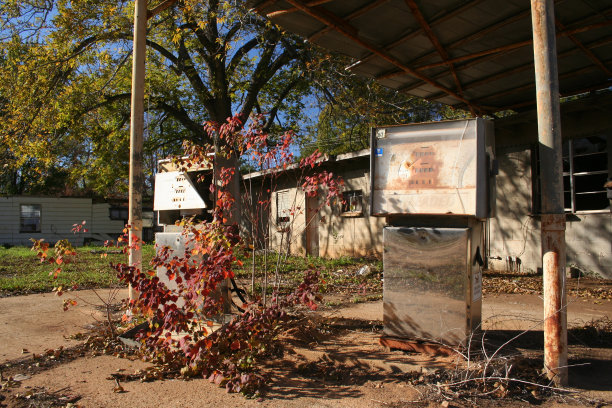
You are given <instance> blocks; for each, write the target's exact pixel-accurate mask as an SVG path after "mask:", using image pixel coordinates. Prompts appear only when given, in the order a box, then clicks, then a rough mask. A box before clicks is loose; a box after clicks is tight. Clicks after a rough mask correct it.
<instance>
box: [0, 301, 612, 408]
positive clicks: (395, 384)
mask: <svg viewBox="0 0 612 408" xmlns="http://www.w3.org/2000/svg"><path fill="white" fill-rule="evenodd" d="M101 293H102V294H104V293H105V292H104V291H101ZM78 295H79V298H80V300H79V303H78V305H77V306H76V307H75V308H73V309H72V310H70V311H68V312H62V302H61V300H60V299H58V298H57V297H56V296H54V295H52V294H37V295H30V296H20V297H10V298H4V299H0V310H1V311H2V313H0V364H6V363H8V362H12V364H15V363H16V362H17V361H18V360H20V359H22V360H24V359H25V360H27V359H28V358H29V356H31V355H32V353H42V352H44V351H45V350H47V349H55V348H57V347H59V346H64V347H70V346H72V345H75V344H77V343H78V341H76V340H71V339H69V338H67V337H68V336H71V335H74V334H77V333H82V332H86V331H87V328H88V327H89V325H91V324H92V323H93V322H95V320H96V319H98V320H99V319H102V318H103V313H102V312H101V311H100V310H99V309H98V308H96V307H94V306H93V305H92V304H89V303H88V302H92V303H95V304H100V302H99V301H96V295H95V294H94V293H93V292H92V291H82V292H79V293H78ZM120 295H122V296H123V295H125V293H121V294H120ZM317 313H319V314H320V315H322V316H324V317H326V318H330V319H334V318H337V319H338V320H342V319H345V320H346V319H354V320H355V321H363V322H367V323H369V322H370V321H380V320H381V319H382V302H380V301H379V302H368V303H361V304H355V305H350V306H348V307H343V308H334V309H332V308H323V310H321V311H319V312H317ZM541 314H542V305H541V299H539V298H538V297H537V296H534V295H497V296H489V297H487V298H486V299H485V301H484V302H483V321H484V324H483V326H484V328H485V329H487V330H492V331H495V330H500V331H503V330H506V331H510V332H512V331H517V330H525V329H533V330H537V329H539V328H540V326H538V324H537V320H538V319H540V316H541ZM604 316H608V317H610V318H612V302H611V301H603V302H601V303H600V304H595V303H594V301H592V300H589V301H584V300H578V299H570V305H569V317H568V321H569V325H570V327H572V326H576V325H581V324H583V323H584V322H588V321H590V320H592V319H595V318H601V317H604ZM379 335H380V333H377V332H367V331H366V332H364V331H359V330H351V329H350V328H349V329H346V330H343V331H342V335H341V336H330V337H319V338H313V339H312V341H310V342H306V343H304V344H301V345H297V346H295V347H293V348H290V349H289V350H288V351H287V353H286V355H285V358H284V359H282V361H279V362H270V363H269V365H270V366H271V371H272V373H273V375H272V379H271V387H270V389H269V391H268V392H267V395H266V398H265V399H263V400H262V401H257V400H249V399H246V398H244V397H243V396H241V395H236V394H227V393H226V392H225V390H223V389H220V388H218V387H217V386H215V385H213V384H211V383H209V382H208V381H206V380H203V379H197V380H190V381H183V380H165V381H154V382H149V383H142V382H138V381H133V382H124V383H122V386H123V388H124V389H125V392H123V393H116V392H113V389H114V387H115V383H114V381H112V380H109V379H107V378H108V377H109V375H110V374H112V373H117V372H122V373H133V372H134V371H136V370H138V369H142V368H145V367H146V366H147V364H146V363H143V362H141V361H138V360H136V361H131V360H128V359H120V358H115V357H110V356H91V355H84V356H82V357H79V358H76V359H73V360H71V361H67V362H65V363H63V364H59V365H56V366H54V367H52V368H50V369H47V370H42V371H40V372H38V373H37V374H34V375H31V376H30V378H26V379H24V380H23V381H21V384H20V385H19V387H18V388H16V389H13V390H12V391H11V392H13V393H22V394H24V393H34V394H35V393H36V392H42V391H43V390H44V391H45V392H46V393H47V394H49V393H55V395H56V396H63V397H66V398H67V400H69V399H70V398H71V397H72V396H80V399H79V400H78V402H77V403H76V404H78V405H79V406H83V407H116V406H129V407H199V406H205V407H217V406H219V407H251V406H258V407H302V408H303V407H309V408H314V407H386V406H395V407H404V406H405V407H408V406H415V401H420V402H419V404H418V405H416V406H427V402H426V401H425V402H424V401H423V399H422V395H421V391H419V390H418V389H417V388H415V387H413V386H411V385H409V384H407V383H406V382H405V381H401V380H399V377H400V375H401V374H402V373H406V372H410V371H422V372H424V373H427V372H432V371H433V370H435V369H436V368H439V367H452V366H453V364H454V359H453V358H451V357H445V358H442V357H434V356H430V355H419V354H406V353H403V352H400V351H389V350H385V349H384V348H383V347H381V346H379V345H378V337H379ZM535 341H536V343H537V341H538V340H537V339H536V340H535ZM23 349H26V350H25V353H24V350H23ZM571 350H572V351H571V353H574V354H571V356H572V358H574V359H583V360H584V361H592V362H594V363H595V365H593V366H591V367H596V368H597V369H599V370H602V372H604V373H605V372H606V371H607V372H608V373H607V374H606V375H604V376H603V377H602V376H599V377H597V376H594V375H593V371H592V368H588V367H587V368H584V367H583V366H579V367H577V368H576V369H575V370H574V371H573V372H571V375H573V377H574V378H575V379H576V380H575V381H573V384H572V385H574V386H576V385H578V386H580V387H581V388H583V389H584V390H586V392H587V393H586V394H585V395H588V396H590V397H593V398H599V399H604V400H607V401H612V380H610V376H611V375H612V370H610V369H609V367H611V365H609V363H610V361H609V360H610V359H611V358H612V354H610V351H611V350H609V349H605V350H598V349H593V348H588V347H586V348H585V347H583V348H575V347H574V348H573V349H571ZM576 353H579V354H581V355H576ZM580 361H582V360H580ZM308 362H317V364H319V365H325V364H329V365H330V366H333V365H334V364H336V363H341V364H342V366H343V367H344V371H341V372H340V373H339V374H338V375H340V376H342V377H343V379H344V380H343V381H342V382H340V383H338V382H336V381H330V380H329V379H326V378H324V377H321V378H317V376H316V375H315V376H313V375H305V374H304V373H303V372H302V371H300V369H299V368H300V367H303V366H304V364H307V363H308ZM597 364H600V365H601V366H598V365H597ZM606 367H607V368H606ZM26 371H27V370H26ZM310 374H312V373H310ZM585 384H586V385H585ZM0 395H2V394H1V393H0ZM11 401H13V400H10V399H8V398H7V399H5V400H4V401H2V400H1V399H0V406H3V404H5V405H6V406H11V405H7V404H10V403H11ZM13 402H14V401H13ZM432 404H433V403H432ZM512 404H516V402H513V403H512ZM500 405H501V406H505V405H504V403H500V402H496V403H493V404H492V405H491V406H500ZM545 405H554V404H548V403H547V404H545ZM431 406H439V405H438V404H437V403H435V404H434V405H431ZM451 406H452V404H451ZM456 406H467V405H461V404H459V405H456ZM513 406H514V405H513Z"/></svg>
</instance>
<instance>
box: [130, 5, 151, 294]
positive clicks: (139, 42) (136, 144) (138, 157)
mask: <svg viewBox="0 0 612 408" xmlns="http://www.w3.org/2000/svg"><path fill="white" fill-rule="evenodd" d="M146 36H147V0H136V2H135V4H134V43H133V44H134V51H133V54H132V57H133V66H132V111H131V126H130V181H129V213H130V214H129V221H128V223H129V225H130V230H129V245H130V250H129V264H130V266H135V267H137V268H141V267H142V251H141V248H140V242H141V240H142V189H143V186H144V173H143V170H142V146H143V133H144V86H145V59H146V52H147V49H146ZM135 242H136V243H137V244H138V246H137V247H134V243H135ZM129 296H130V300H132V299H136V298H137V297H138V292H136V291H135V290H134V288H132V287H131V286H130V288H129Z"/></svg>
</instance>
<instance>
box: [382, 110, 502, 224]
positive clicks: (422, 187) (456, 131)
mask: <svg viewBox="0 0 612 408" xmlns="http://www.w3.org/2000/svg"><path fill="white" fill-rule="evenodd" d="M493 132H494V130H493V123H492V122H491V121H489V120H485V119H482V118H476V119H467V120H456V121H444V122H431V123H419V124H410V125H402V126H392V127H379V128H373V129H372V135H371V147H372V153H371V156H370V157H371V159H370V160H371V172H370V177H371V186H372V187H371V188H372V194H371V201H372V202H371V206H370V208H371V214H372V215H376V216H389V215H394V214H395V215H399V214H402V215H406V214H453V215H468V216H475V217H477V218H487V217H490V216H491V212H492V207H491V205H492V203H494V200H491V197H493V195H494V191H493V189H494V187H495V183H493V182H490V178H491V175H492V171H491V170H492V167H493V165H492V161H493V159H494V151H495V148H494V134H493Z"/></svg>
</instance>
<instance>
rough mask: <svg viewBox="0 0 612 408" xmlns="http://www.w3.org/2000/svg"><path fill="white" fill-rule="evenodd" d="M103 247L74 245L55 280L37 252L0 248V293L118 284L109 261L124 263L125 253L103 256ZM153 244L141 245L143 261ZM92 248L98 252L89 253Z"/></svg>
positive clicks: (25, 248)
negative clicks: (74, 252)
mask: <svg viewBox="0 0 612 408" xmlns="http://www.w3.org/2000/svg"><path fill="white" fill-rule="evenodd" d="M106 250H107V248H104V247H92V246H86V247H80V248H77V256H76V259H75V261H74V263H69V264H65V265H63V268H62V272H61V273H60V274H59V276H58V278H57V279H56V280H54V279H53V278H52V277H51V276H49V273H52V272H53V270H54V267H53V265H48V264H44V263H41V262H40V260H39V259H38V258H37V257H36V253H35V252H34V251H31V250H30V248H27V247H12V248H8V249H7V248H4V247H0V292H4V293H5V294H6V293H10V294H22V293H30V292H47V291H51V290H53V288H54V287H57V286H64V287H72V286H74V285H77V286H78V287H79V288H81V289H85V288H102V287H111V286H114V285H117V284H119V282H118V280H117V277H116V276H115V272H114V270H113V269H112V268H111V267H110V263H111V262H112V263H120V262H127V255H126V254H113V253H109V254H108V255H107V256H106V257H103V256H102V254H101V253H100V252H105V251H106ZM154 250H155V249H154V247H153V245H144V246H143V248H142V256H143V264H144V265H148V263H149V261H150V260H151V258H152V257H153V254H154ZM92 251H94V252H97V253H92Z"/></svg>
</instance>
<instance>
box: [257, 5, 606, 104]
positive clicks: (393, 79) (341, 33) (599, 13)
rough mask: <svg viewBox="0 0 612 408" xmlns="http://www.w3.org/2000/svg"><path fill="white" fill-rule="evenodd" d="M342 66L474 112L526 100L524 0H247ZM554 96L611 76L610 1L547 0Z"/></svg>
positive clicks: (529, 86)
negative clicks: (555, 69)
mask: <svg viewBox="0 0 612 408" xmlns="http://www.w3.org/2000/svg"><path fill="white" fill-rule="evenodd" d="M251 4H253V5H254V7H255V9H256V10H257V11H258V12H259V13H261V14H263V15H265V16H267V17H268V18H270V19H271V20H272V21H273V22H275V23H278V24H279V25H280V26H282V27H284V28H285V29H287V30H289V31H292V32H295V33H297V34H299V35H301V36H303V37H304V38H307V39H308V40H309V41H312V42H313V43H316V44H318V45H321V46H322V47H324V48H327V49H330V50H332V51H336V52H340V53H343V54H346V55H348V56H350V57H353V58H355V59H356V62H355V63H354V64H353V65H352V66H351V67H350V69H351V70H352V71H353V72H355V73H357V74H359V75H363V76H368V77H373V78H376V79H377V80H378V81H379V82H380V83H381V84H383V85H385V86H388V87H390V88H393V89H397V90H399V91H403V92H407V93H409V94H411V95H415V96H420V97H423V98H426V99H429V100H437V101H440V102H443V103H446V104H449V105H453V106H456V107H459V108H467V109H471V110H472V111H473V112H474V113H476V114H482V113H492V112H496V111H500V110H505V109H514V110H521V109H524V108H528V107H532V106H533V105H534V104H535V83H534V68H533V49H532V28H531V11H530V3H529V1H528V0H310V1H305V0H255V1H251ZM555 13H556V29H557V55H558V65H559V83H560V84H559V87H560V92H561V95H562V96H570V95H575V94H579V93H584V92H587V91H592V90H598V89H603V88H607V87H610V86H611V85H612V2H611V1H610V0H557V1H556V2H555Z"/></svg>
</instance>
